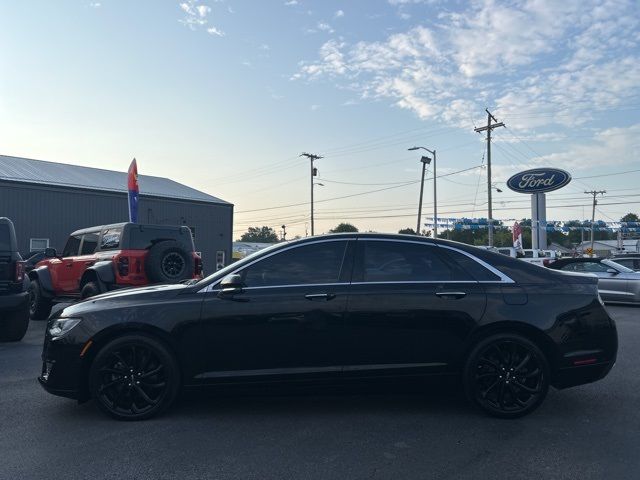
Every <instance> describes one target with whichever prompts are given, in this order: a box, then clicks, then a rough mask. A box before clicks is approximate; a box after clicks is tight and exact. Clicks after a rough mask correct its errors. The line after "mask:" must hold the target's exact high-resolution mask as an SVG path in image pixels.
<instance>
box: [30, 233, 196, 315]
mask: <svg viewBox="0 0 640 480" xmlns="http://www.w3.org/2000/svg"><path fill="white" fill-rule="evenodd" d="M45 253H46V255H45V257H46V258H45V259H44V260H42V261H40V262H38V264H37V265H36V266H35V268H34V269H33V270H31V271H30V272H29V279H30V287H29V293H30V312H31V318H33V319H37V320H41V319H45V318H47V317H48V316H49V314H50V312H51V307H52V304H53V303H56V302H65V301H73V300H77V299H85V298H88V297H91V296H93V295H97V294H99V293H104V292H106V291H109V290H114V289H116V288H122V287H139V286H144V285H149V284H154V283H178V282H181V281H184V280H188V279H198V278H201V277H202V259H201V258H200V255H198V254H197V253H196V252H195V248H194V244H193V238H192V236H191V231H190V230H189V228H188V227H185V226H165V225H139V224H135V223H118V224H113V225H104V226H100V227H91V228H86V229H83V230H78V231H76V232H73V233H72V234H71V235H70V236H69V239H68V240H67V244H66V246H65V247H64V250H63V251H62V255H58V253H57V252H56V251H55V249H53V248H50V249H47V250H46V252H45Z"/></svg>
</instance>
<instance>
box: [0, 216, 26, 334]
mask: <svg viewBox="0 0 640 480" xmlns="http://www.w3.org/2000/svg"><path fill="white" fill-rule="evenodd" d="M28 285H29V282H28V281H27V278H26V276H25V273H24V262H23V261H22V257H21V256H20V254H19V253H18V242H17V241H16V231H15V228H14V227H13V223H12V222H11V220H9V219H8V218H5V217H0V341H4V342H17V341H19V340H22V337H24V334H25V332H26V331H27V327H28V326H29V294H28V293H27V288H28Z"/></svg>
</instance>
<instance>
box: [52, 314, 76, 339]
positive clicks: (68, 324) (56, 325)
mask: <svg viewBox="0 0 640 480" xmlns="http://www.w3.org/2000/svg"><path fill="white" fill-rule="evenodd" d="M81 320H82V319H81V318H58V319H56V320H55V321H54V322H53V323H52V324H51V327H50V328H49V335H51V336H52V337H53V338H59V337H62V336H63V335H65V334H66V333H68V332H69V331H70V330H71V329H72V328H73V327H75V326H76V325H78V324H79V323H80V321H81Z"/></svg>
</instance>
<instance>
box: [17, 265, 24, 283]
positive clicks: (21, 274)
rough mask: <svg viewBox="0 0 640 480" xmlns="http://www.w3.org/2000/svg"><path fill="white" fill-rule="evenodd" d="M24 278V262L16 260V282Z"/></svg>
mask: <svg viewBox="0 0 640 480" xmlns="http://www.w3.org/2000/svg"><path fill="white" fill-rule="evenodd" d="M23 280H24V262H16V282H18V283H20V282H22V281H23Z"/></svg>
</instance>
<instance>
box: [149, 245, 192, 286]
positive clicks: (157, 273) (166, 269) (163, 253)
mask: <svg viewBox="0 0 640 480" xmlns="http://www.w3.org/2000/svg"><path fill="white" fill-rule="evenodd" d="M194 268H195V266H194V259H193V255H191V253H190V251H189V249H188V248H186V247H185V246H184V245H183V244H182V243H180V242H177V241H175V240H165V241H162V242H158V243H156V244H155V245H154V246H152V247H151V249H150V250H149V255H148V257H147V261H146V262H145V270H146V273H147V277H148V278H149V281H151V282H153V283H178V282H180V281H182V280H187V279H189V278H192V277H193V272H194Z"/></svg>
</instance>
